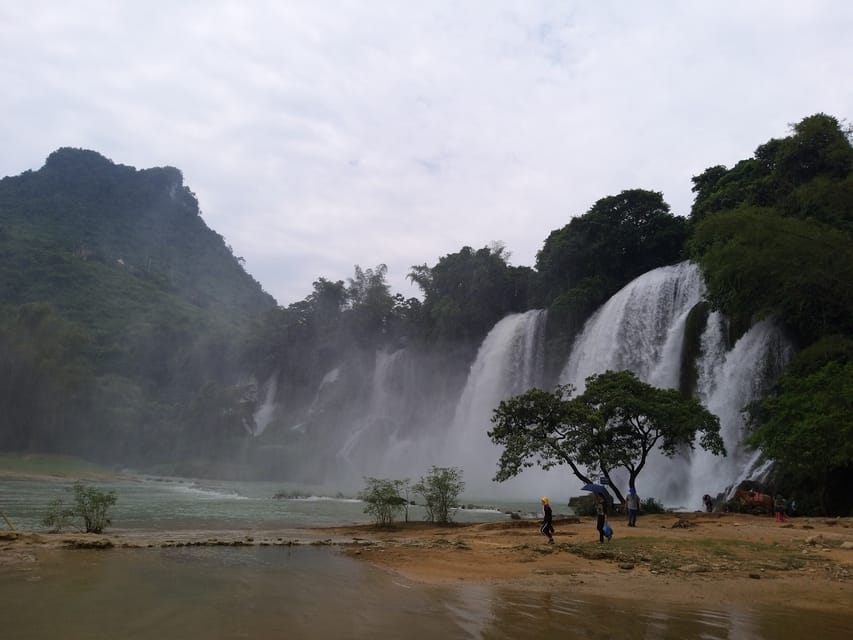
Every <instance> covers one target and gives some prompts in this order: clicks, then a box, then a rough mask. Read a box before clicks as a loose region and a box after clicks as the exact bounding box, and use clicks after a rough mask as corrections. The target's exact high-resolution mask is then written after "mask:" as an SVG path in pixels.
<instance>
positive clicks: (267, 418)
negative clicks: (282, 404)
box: [252, 375, 278, 436]
mask: <svg viewBox="0 0 853 640" xmlns="http://www.w3.org/2000/svg"><path fill="white" fill-rule="evenodd" d="M263 389H265V392H264V401H263V403H262V404H261V406H260V407H258V409H257V410H256V411H255V415H254V416H253V417H254V419H255V430H254V432H253V433H252V435H253V436H259V435H261V434H262V433H263V432H264V431H266V428H267V427H268V426H269V425H270V423H271V422H272V420H273V417H274V416H275V411H276V408H277V405H276V402H275V394H276V392H277V391H278V376H276V375H273V376H271V377H270V379H269V380H268V381H267V383H266V384H265V385H264V386H263Z"/></svg>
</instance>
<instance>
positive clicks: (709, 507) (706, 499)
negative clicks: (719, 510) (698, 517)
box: [702, 493, 714, 513]
mask: <svg viewBox="0 0 853 640" xmlns="http://www.w3.org/2000/svg"><path fill="white" fill-rule="evenodd" d="M702 503H703V504H704V505H705V511H707V512H708V513H711V512H712V511H713V510H714V499H713V498H712V497H711V496H710V495H709V494H707V493H706V494H705V495H704V496H702Z"/></svg>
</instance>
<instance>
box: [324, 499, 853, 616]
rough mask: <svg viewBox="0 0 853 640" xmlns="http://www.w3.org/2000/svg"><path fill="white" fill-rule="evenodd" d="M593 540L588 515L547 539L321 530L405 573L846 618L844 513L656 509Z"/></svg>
mask: <svg viewBox="0 0 853 640" xmlns="http://www.w3.org/2000/svg"><path fill="white" fill-rule="evenodd" d="M611 522H612V524H613V528H614V529H615V535H614V536H613V539H612V540H611V541H610V542H605V543H604V544H599V542H598V533H597V531H596V530H595V523H594V519H592V518H568V519H563V520H556V521H555V523H554V524H555V528H556V533H555V536H554V537H555V544H553V545H548V544H545V539H544V537H542V536H541V535H540V534H539V530H538V528H539V523H538V522H535V521H509V522H506V523H491V524H474V525H451V526H447V527H435V526H429V525H426V524H424V523H410V524H408V525H404V526H401V527H399V528H396V529H393V530H388V531H382V530H379V529H376V528H374V527H343V528H335V529H331V530H329V533H334V534H335V535H336V536H353V537H355V538H360V539H362V538H363V539H364V540H367V541H370V544H367V545H365V546H359V547H353V548H349V549H347V553H348V554H349V555H351V556H353V557H356V558H359V559H361V560H363V561H366V562H370V563H372V564H374V565H376V566H378V567H381V568H383V569H385V570H387V571H390V572H394V573H397V574H399V575H401V576H405V577H406V578H408V579H411V580H414V581H418V582H423V583H429V584H447V583H485V584H492V585H497V584H500V585H512V586H513V587H518V588H525V589H532V590H540V589H555V588H559V589H565V590H569V591H571V592H573V593H575V594H577V595H579V596H589V595H596V594H598V595H606V596H608V597H609V598H617V599H625V600H633V601H649V600H654V601H656V602H661V603H669V604H678V605H689V606H697V607H711V608H718V609H725V608H728V607H732V606H742V605H750V606H755V607H761V608H765V607H778V606H779V605H780V603H784V605H785V606H790V607H794V608H798V609H811V610H819V611H827V612H829V611H832V612H839V613H849V612H850V609H851V604H853V518H840V519H821V518H795V519H790V520H788V521H787V522H785V523H777V522H775V520H774V518H773V517H770V516H752V515H740V514H704V513H688V514H662V515H651V516H644V517H641V518H640V519H639V521H638V525H637V527H635V528H629V527H627V525H626V524H625V523H624V522H620V521H619V520H612V521H611Z"/></svg>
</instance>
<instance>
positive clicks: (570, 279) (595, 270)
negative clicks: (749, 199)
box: [536, 189, 688, 327]
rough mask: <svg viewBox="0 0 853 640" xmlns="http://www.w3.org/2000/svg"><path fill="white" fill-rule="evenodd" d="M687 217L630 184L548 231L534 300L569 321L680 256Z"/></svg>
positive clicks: (540, 254) (659, 196)
mask: <svg viewBox="0 0 853 640" xmlns="http://www.w3.org/2000/svg"><path fill="white" fill-rule="evenodd" d="M687 232H688V227H687V222H686V220H685V219H683V218H680V217H676V216H674V215H672V213H670V209H669V205H668V204H667V203H666V202H665V201H664V199H663V195H662V194H661V193H659V192H656V191H647V190H645V189H629V190H626V191H622V192H621V193H619V194H618V195H615V196H608V197H606V198H601V199H600V200H598V201H597V202H596V203H595V204H594V205H593V206H592V207H591V208H590V209H589V211H587V212H586V213H585V214H584V215H582V216H578V217H576V218H573V219H572V220H571V222H569V223H568V224H567V225H566V226H564V227H563V228H561V229H557V230H555V231H552V232H551V234H550V235H549V236H548V238H547V239H546V240H545V243H544V245H543V246H542V249H541V250H540V251H539V252H538V253H537V254H536V270H537V273H538V290H539V296H540V298H541V300H540V301H539V304H541V305H543V306H544V305H549V306H551V308H552V309H553V310H557V311H558V312H561V313H562V315H564V316H565V317H564V318H563V320H565V321H568V322H569V323H571V324H572V325H574V326H578V327H579V326H580V324H581V323H582V322H583V320H585V319H586V317H587V316H588V315H589V314H590V313H591V312H592V311H593V310H594V309H595V308H596V307H598V306H599V305H600V304H602V303H603V302H604V301H605V300H607V298H609V297H610V296H611V295H613V294H614V293H616V292H617V291H618V290H619V289H620V288H622V287H623V286H624V285H626V284H627V283H628V282H630V281H631V280H633V279H634V278H636V277H637V276H639V275H640V274H643V273H645V272H646V271H649V270H650V269H654V268H656V267H660V266H663V265H667V264H673V263H675V262H679V261H680V260H682V259H683V256H684V246H685V242H686V239H687Z"/></svg>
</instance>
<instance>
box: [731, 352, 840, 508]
mask: <svg viewBox="0 0 853 640" xmlns="http://www.w3.org/2000/svg"><path fill="white" fill-rule="evenodd" d="M851 416H853V340H850V339H849V338H843V337H840V336H834V337H831V338H824V339H823V340H821V341H820V342H818V343H816V344H815V345H813V346H812V347H810V348H809V349H806V350H804V351H802V352H801V353H800V354H798V356H797V358H796V359H795V361H794V362H793V363H792V364H791V366H790V367H789V369H788V371H786V373H785V374H784V375H783V376H782V377H781V378H780V379H779V381H778V382H777V384H776V385H775V386H774V388H773V389H772V390H771V392H770V393H769V394H768V395H767V396H766V397H765V398H763V399H762V400H760V401H758V402H757V403H755V404H754V405H753V406H751V407H750V426H751V428H752V433H751V434H750V435H749V437H748V439H747V442H748V443H749V444H751V445H752V446H754V447H757V448H760V449H761V451H762V453H763V454H764V455H765V456H766V457H767V458H769V459H771V460H773V461H774V462H775V463H776V465H777V467H778V469H777V470H778V472H779V474H780V476H782V477H784V478H786V480H787V481H788V482H789V486H792V487H793V486H800V487H807V488H809V489H810V490H811V491H810V492H812V493H814V494H815V495H816V497H817V499H818V501H819V503H820V507H821V510H822V511H823V512H824V513H827V512H828V511H829V508H828V507H829V506H830V505H835V506H836V507H837V508H838V512H840V513H848V512H849V510H850V496H849V491H848V490H849V487H850V480H851V478H853V417H851ZM834 477H835V478H838V481H836V482H833V481H832V479H833V478H834ZM836 489H837V490H836Z"/></svg>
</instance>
